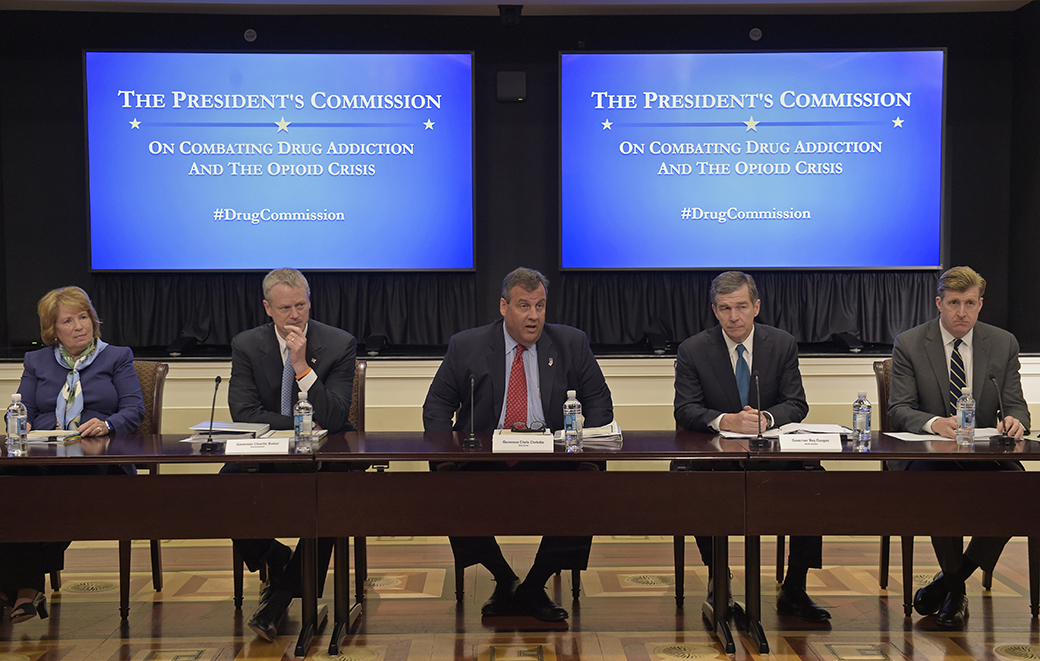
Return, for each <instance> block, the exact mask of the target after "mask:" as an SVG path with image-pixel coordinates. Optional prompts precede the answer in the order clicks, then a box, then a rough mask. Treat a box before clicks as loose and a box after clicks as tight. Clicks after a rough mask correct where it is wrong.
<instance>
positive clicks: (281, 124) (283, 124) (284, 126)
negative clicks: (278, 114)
mask: <svg viewBox="0 0 1040 661" xmlns="http://www.w3.org/2000/svg"><path fill="white" fill-rule="evenodd" d="M290 124H292V122H287V121H285V117H282V118H281V119H280V120H279V121H277V122H275V125H277V126H278V130H277V131H275V133H281V132H282V131H285V132H286V133H288V132H289V125H290Z"/></svg>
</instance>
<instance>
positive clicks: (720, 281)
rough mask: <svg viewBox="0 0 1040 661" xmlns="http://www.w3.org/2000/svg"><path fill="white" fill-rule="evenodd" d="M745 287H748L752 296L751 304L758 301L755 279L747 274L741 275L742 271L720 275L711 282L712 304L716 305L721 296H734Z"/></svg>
mask: <svg viewBox="0 0 1040 661" xmlns="http://www.w3.org/2000/svg"><path fill="white" fill-rule="evenodd" d="M744 285H747V288H748V292H749V293H750V294H751V302H752V303H754V302H755V301H757V300H758V287H756V286H755V279H754V278H752V277H751V276H750V275H748V274H747V273H741V272H740V271H726V272H725V273H720V274H719V275H718V276H717V277H716V278H715V279H714V280H712V281H711V304H712V305H715V303H716V301H717V300H718V297H719V295H720V294H721V295H725V294H732V293H733V292H735V291H737V290H738V289H740V288H741V287H743V286H744Z"/></svg>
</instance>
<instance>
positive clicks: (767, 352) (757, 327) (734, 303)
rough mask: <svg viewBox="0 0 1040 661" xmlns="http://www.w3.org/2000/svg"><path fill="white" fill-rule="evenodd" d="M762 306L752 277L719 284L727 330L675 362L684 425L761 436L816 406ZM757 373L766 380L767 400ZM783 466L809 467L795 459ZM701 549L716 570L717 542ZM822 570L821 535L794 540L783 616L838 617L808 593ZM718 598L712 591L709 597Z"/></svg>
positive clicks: (689, 346) (715, 301) (715, 297)
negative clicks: (764, 321)
mask: <svg viewBox="0 0 1040 661" xmlns="http://www.w3.org/2000/svg"><path fill="white" fill-rule="evenodd" d="M760 306H761V301H760V300H759V298H758V289H757V288H756V286H755V280H754V278H752V277H751V276H750V275H747V274H746V273H740V272H738V271H727V272H725V273H722V274H721V275H719V276H718V277H717V278H715V280H713V281H712V283H711V309H712V312H714V313H715V317H716V318H717V319H718V320H719V325H718V326H716V327H714V328H710V329H708V330H705V331H702V332H701V333H698V334H697V335H694V336H693V337H691V338H688V339H687V340H686V341H684V342H683V343H682V344H681V345H679V352H678V356H677V358H676V361H675V421H676V422H677V423H678V424H679V426H681V427H683V428H684V429H690V430H693V431H700V432H709V433H710V432H717V431H731V432H737V433H740V434H748V435H754V434H757V433H758V432H759V430H760V429H761V430H766V429H769V428H771V427H778V426H781V425H785V424H787V423H789V422H801V420H802V419H803V418H805V415H806V414H807V413H808V412H809V405H808V404H807V403H806V401H805V391H804V390H803V389H802V375H801V373H800V372H799V371H798V343H797V342H796V341H795V339H794V337H792V336H791V335H790V334H789V333H786V332H784V331H782V330H780V329H778V328H773V327H771V326H763V325H761V324H756V323H755V317H757V316H758V311H759V308H760ZM752 370H753V371H752ZM752 373H757V374H758V376H759V386H760V391H761V398H762V399H761V403H759V402H758V401H757V397H758V394H757V392H756V391H755V388H754V382H753V380H752V378H751V375H752ZM751 404H755V406H754V407H753V406H751ZM795 464H796V465H795ZM739 468H740V467H739V465H731V466H718V467H716V469H717V470H739ZM777 468H798V469H800V468H803V466H802V464H801V463H800V462H789V464H785V465H784V466H780V467H777ZM697 547H698V548H699V549H700V552H701V559H702V560H703V561H704V563H705V564H706V565H708V566H709V567H711V558H712V540H711V538H710V537H702V536H698V537H697ZM822 565H823V539H822V538H821V537H792V538H791V553H790V558H789V560H788V568H787V576H786V577H785V578H784V584H783V586H782V587H781V588H780V592H779V594H778V595H777V598H776V606H777V610H778V611H779V612H781V613H784V614H791V615H797V616H798V617H800V618H802V619H803V620H807V621H810V622H822V621H825V620H827V619H829V618H830V613H828V612H827V611H826V610H825V609H823V608H821V607H820V606H818V605H817V604H816V603H814V602H813V601H812V599H810V598H809V595H808V594H807V593H806V591H805V581H806V576H807V574H808V572H809V568H810V567H815V568H819V567H821V566H822ZM709 585H710V583H709ZM712 598H713V595H712V594H711V593H710V592H709V600H711V599H712Z"/></svg>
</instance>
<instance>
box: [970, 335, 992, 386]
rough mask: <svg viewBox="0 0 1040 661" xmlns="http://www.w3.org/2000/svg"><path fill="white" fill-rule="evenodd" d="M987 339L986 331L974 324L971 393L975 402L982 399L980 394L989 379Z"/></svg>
mask: <svg viewBox="0 0 1040 661" xmlns="http://www.w3.org/2000/svg"><path fill="white" fill-rule="evenodd" d="M989 345H990V343H989V338H988V337H986V329H984V328H980V327H979V324H975V333H974V335H972V340H971V392H972V393H973V394H974V395H975V399H976V403H977V400H980V399H982V393H983V392H984V391H985V388H986V381H987V380H988V379H989V374H988V371H989V364H990V363H989Z"/></svg>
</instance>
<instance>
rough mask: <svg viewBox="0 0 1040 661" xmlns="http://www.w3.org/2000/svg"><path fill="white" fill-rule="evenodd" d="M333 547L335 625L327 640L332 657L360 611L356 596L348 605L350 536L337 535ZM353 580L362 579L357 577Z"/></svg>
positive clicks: (359, 614) (338, 650)
mask: <svg viewBox="0 0 1040 661" xmlns="http://www.w3.org/2000/svg"><path fill="white" fill-rule="evenodd" d="M362 539H363V538H362ZM356 543H357V542H356V541H355V544H356ZM335 548H336V555H335V563H334V565H335V570H334V573H333V581H334V583H335V588H336V625H335V626H334V627H333V629H332V639H331V640H330V641H329V656H333V657H334V656H338V655H339V653H340V650H342V649H343V639H344V638H346V636H347V632H348V631H350V628H351V627H352V626H354V622H356V621H357V619H358V617H360V616H361V611H362V602H361V601H359V600H357V598H356V597H355V602H354V605H353V606H351V605H350V538H349V537H337V538H336V547H335ZM355 571H356V570H355ZM355 580H363V579H361V578H360V577H358V578H356V579H355Z"/></svg>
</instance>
